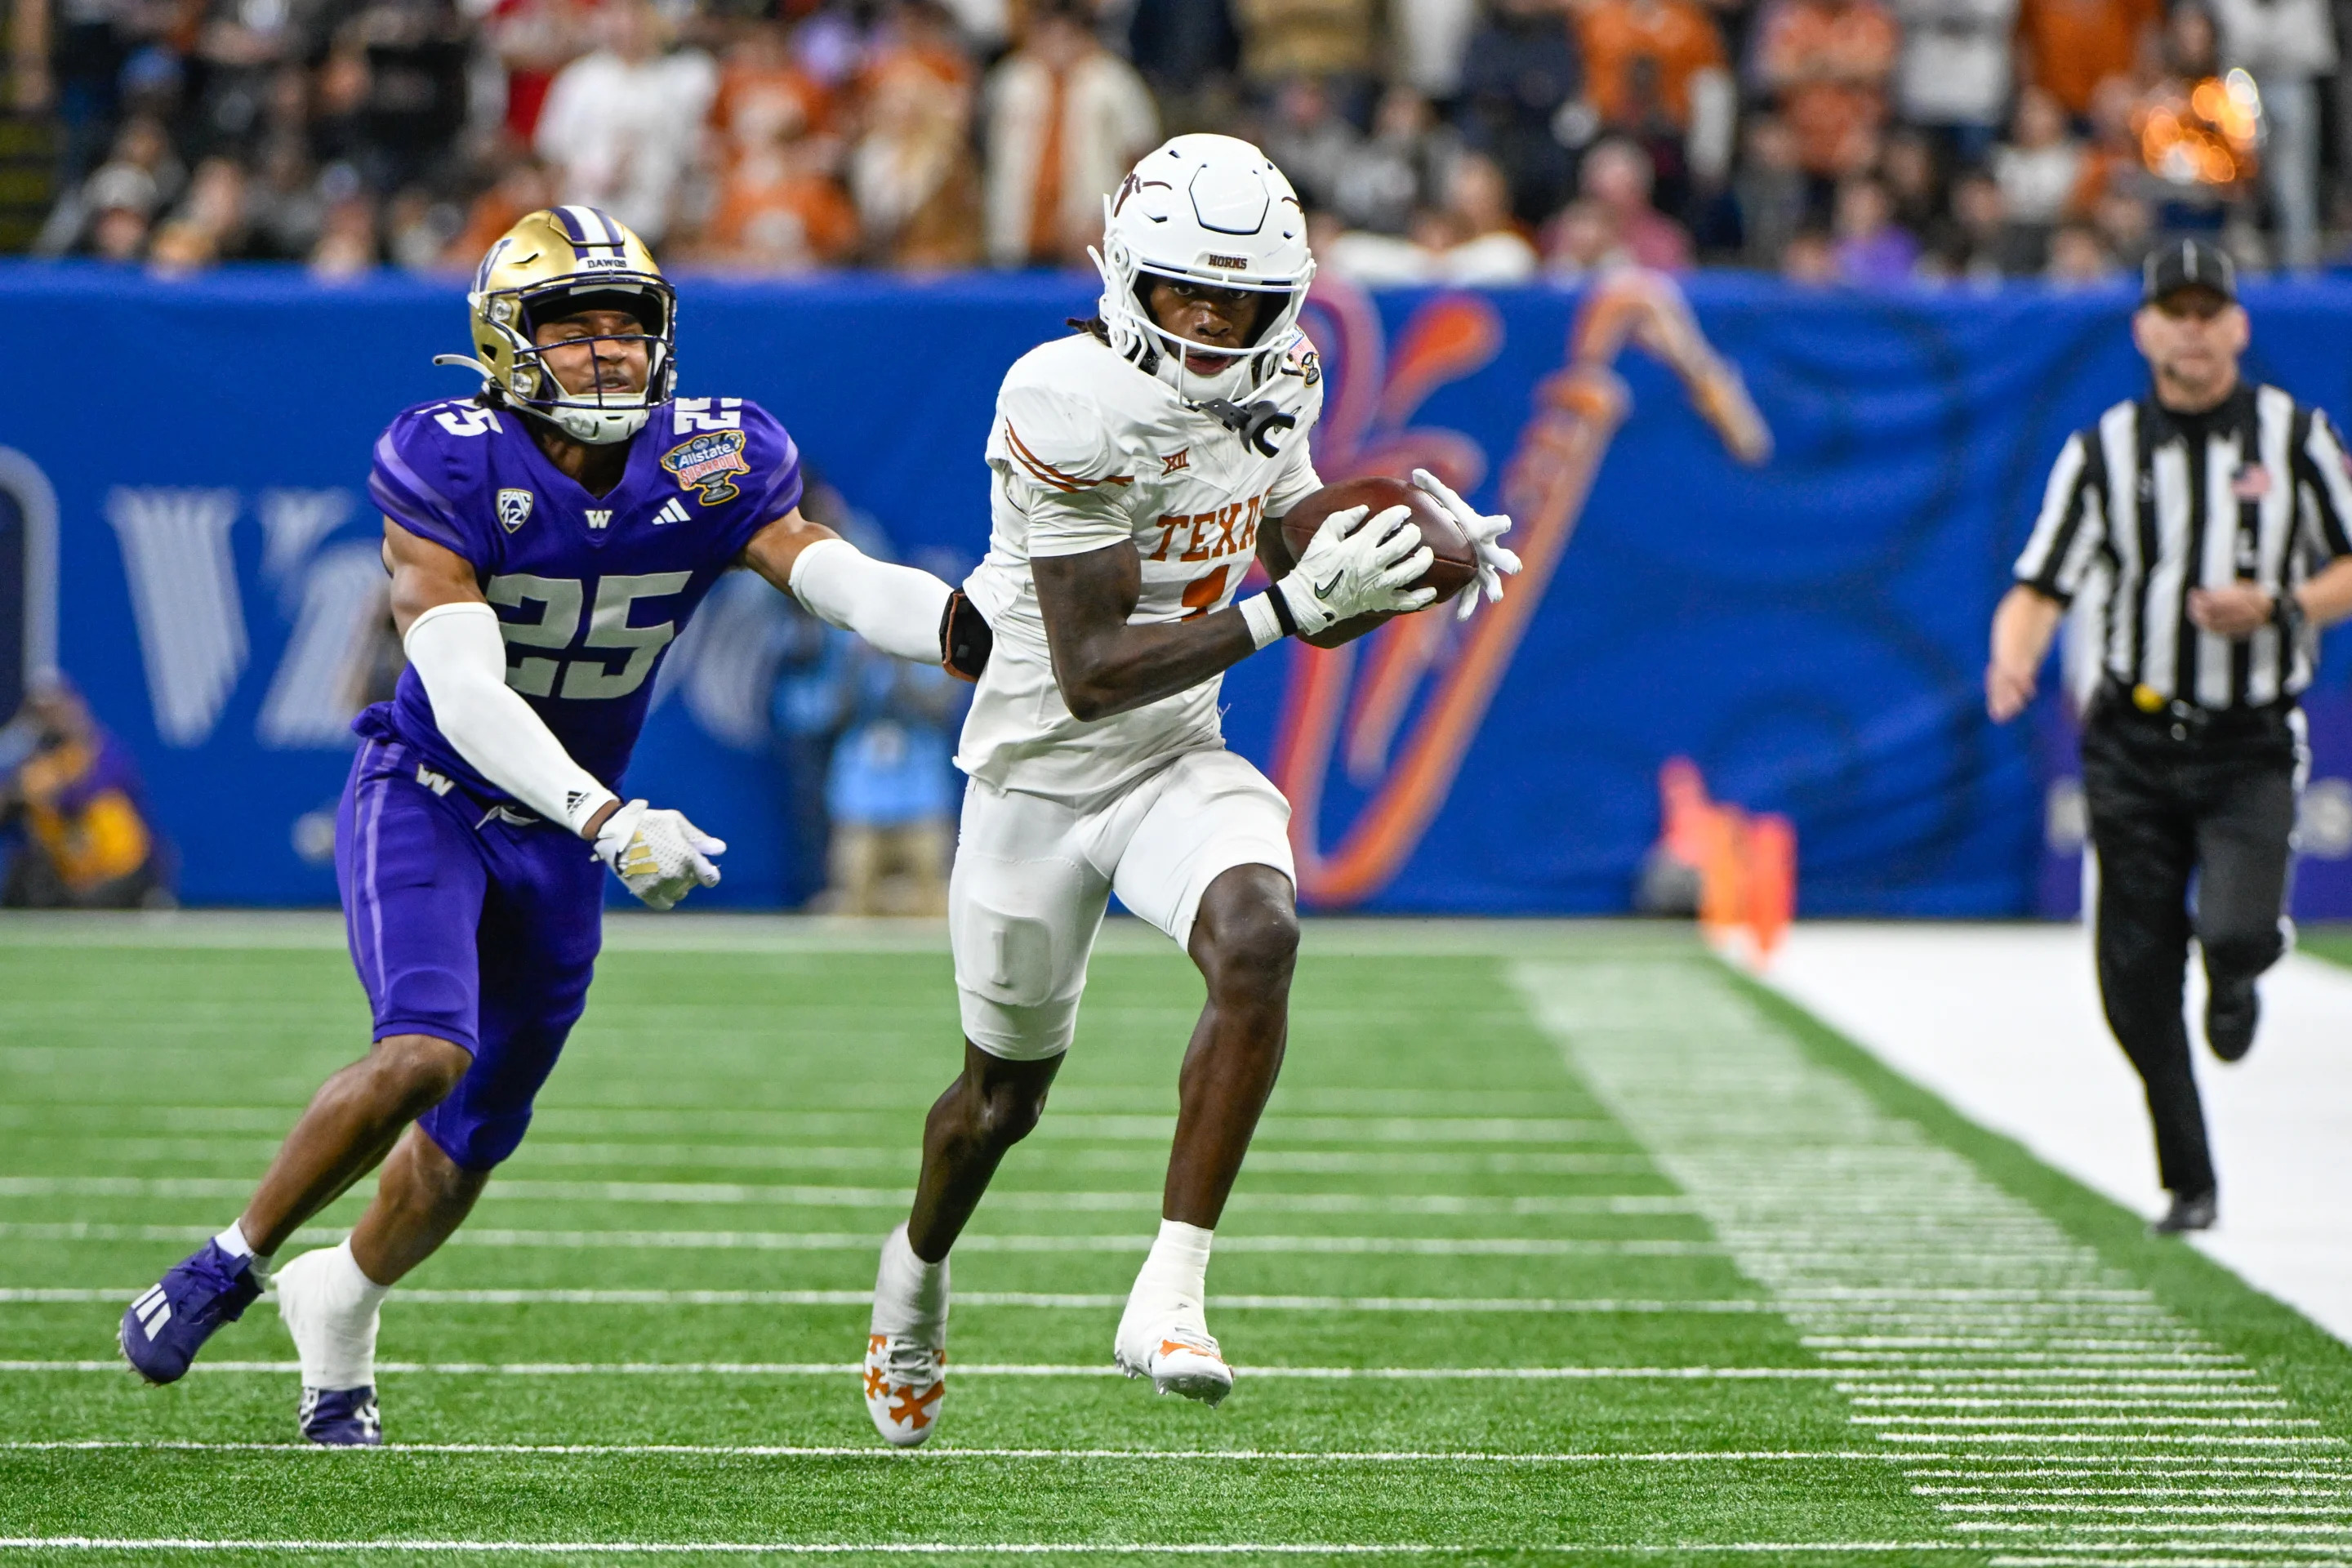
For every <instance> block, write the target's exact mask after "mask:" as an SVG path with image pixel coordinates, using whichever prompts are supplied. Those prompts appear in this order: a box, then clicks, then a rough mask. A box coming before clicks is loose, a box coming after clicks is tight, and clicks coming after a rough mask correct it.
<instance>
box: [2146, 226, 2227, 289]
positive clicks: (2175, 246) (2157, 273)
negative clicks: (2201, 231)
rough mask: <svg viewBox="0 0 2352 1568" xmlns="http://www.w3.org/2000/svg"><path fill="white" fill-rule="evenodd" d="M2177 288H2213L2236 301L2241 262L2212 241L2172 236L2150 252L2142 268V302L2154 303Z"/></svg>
mask: <svg viewBox="0 0 2352 1568" xmlns="http://www.w3.org/2000/svg"><path fill="white" fill-rule="evenodd" d="M2174 289H2211V290H2213V292H2215V293H2216V294H2219V295H2220V296H2221V298H2222V299H2224V300H2231V302H2233V303H2234V302H2235V301H2236V300H2237V298H2238V268H2237V264H2236V263H2235V262H2233V261H2231V259H2230V253H2229V252H2228V251H2226V250H2223V249H2222V248H2221V247H2220V246H2218V245H2215V244H2214V243H2213V242H2212V241H2210V240H2207V239H2168V240H2166V241H2165V242H2164V243H2163V244H2162V245H2159V246H2158V247H2156V248H2155V249H2154V250H2152V251H2150V252H2148V257H2147V265H2146V266H2145V267H2143V268H2140V290H2139V299H2140V303H2141V304H2143V305H2153V304H2155V303H2156V302H2157V301H2158V300H2161V299H2163V298H2164V297H2165V296H2166V295H2167V294H2169V293H2171V292H2172V291H2173V290H2174Z"/></svg>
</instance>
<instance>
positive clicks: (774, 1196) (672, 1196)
mask: <svg viewBox="0 0 2352 1568" xmlns="http://www.w3.org/2000/svg"><path fill="white" fill-rule="evenodd" d="M252 1186H253V1184H252V1183H251V1182H250V1181H247V1180H244V1179H241V1178H234V1177H213V1176H152V1177H150V1176H0V1197H160V1198H176V1197H192V1198H217V1197H237V1196H241V1195H244V1194H247V1193H249V1192H250V1191H251V1190H252ZM914 1195H915V1192H914V1189H913V1188H912V1187H840V1186H824V1185H811V1184H751V1183H743V1182H548V1181H533V1180H530V1179H529V1178H520V1179H516V1178H509V1179H502V1180H500V1181H499V1183H497V1184H495V1185H494V1186H492V1187H491V1188H490V1189H489V1191H488V1196H490V1197H493V1198H500V1199H506V1200H509V1201H512V1202H517V1203H612V1204H691V1205H730V1204H775V1205H782V1206H787V1207H798V1208H852V1209H867V1208H870V1209H902V1208H905V1207H906V1206H907V1205H908V1204H909V1203H910V1202H912V1201H913V1199H914ZM1240 1201H1241V1203H1242V1205H1243V1206H1244V1208H1254V1209H1262V1210H1265V1212H1267V1213H1270V1214H1393V1215H1686V1214H1689V1213H1690V1212H1691V1205H1690V1200H1689V1199H1687V1198H1682V1197H1675V1196H1672V1195H1628V1194H1617V1195H1609V1194H1596V1195H1591V1196H1574V1195H1570V1196H1564V1197H1561V1196H1542V1195H1522V1196H1517V1197H1507V1196H1497V1197H1465V1196H1456V1195H1454V1194H1369V1193H1256V1194H1246V1193H1245V1194H1241V1195H1240ZM990 1206H991V1207H993V1208H999V1209H1011V1210H1018V1211H1026V1212H1045V1213H1058V1212H1061V1211H1064V1210H1078V1211H1083V1212H1086V1213H1124V1212H1127V1211H1130V1210H1136V1209H1148V1210H1153V1211H1157V1209H1158V1208H1159V1206H1160V1194H1157V1193H1150V1192H1034V1191H1033V1192H1011V1193H999V1194H992V1203H991V1205H990Z"/></svg>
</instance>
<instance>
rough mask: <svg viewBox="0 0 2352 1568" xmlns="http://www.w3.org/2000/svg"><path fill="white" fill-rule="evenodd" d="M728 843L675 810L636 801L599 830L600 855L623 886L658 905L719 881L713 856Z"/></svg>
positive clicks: (663, 907)
mask: <svg viewBox="0 0 2352 1568" xmlns="http://www.w3.org/2000/svg"><path fill="white" fill-rule="evenodd" d="M726 852H727V846H726V844H725V843H723V842H722V841H720V840H719V839H716V838H713V837H710V835H709V834H707V833H705V832H703V831H702V829H700V828H699V827H697V826H695V825H694V824H692V823H691V822H688V820H687V819H686V817H685V816H684V814H683V813H680V812H675V811H655V810H652V809H650V808H648V807H647V806H646V803H645V802H644V801H642V800H633V801H631V802H629V804H628V805H625V806H623V807H621V809H620V810H618V811H616V812H614V814H613V815H612V816H608V817H606V818H605V819H604V826H603V827H601V828H599V829H598V830H597V832H596V858H598V859H599V860H602V861H603V862H604V864H605V865H607V866H610V867H611V868H613V875H614V876H615V877H618V878H619V879H621V886H623V887H625V888H626V889H629V891H631V892H632V893H635V895H636V896H637V897H638V898H639V899H640V900H643V901H644V902H645V903H646V904H648V905H650V906H651V907H653V908H654V909H657V910H667V909H670V908H672V907H674V906H675V905H676V904H677V901H678V900H680V899H682V898H684V897H686V895H687V894H688V893H690V892H692V891H693V890H694V889H696V888H698V887H702V888H715V887H717V886H718V885H719V868H718V867H716V866H714V865H712V864H711V863H710V857H712V856H713V855H723V854H725V853H726Z"/></svg>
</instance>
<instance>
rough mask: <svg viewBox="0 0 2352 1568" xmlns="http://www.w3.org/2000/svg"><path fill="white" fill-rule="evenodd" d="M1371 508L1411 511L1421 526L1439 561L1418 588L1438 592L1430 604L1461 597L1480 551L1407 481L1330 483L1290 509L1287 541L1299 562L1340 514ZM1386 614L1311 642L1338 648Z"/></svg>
mask: <svg viewBox="0 0 2352 1568" xmlns="http://www.w3.org/2000/svg"><path fill="white" fill-rule="evenodd" d="M1355 506H1368V507H1370V508H1371V509H1372V510H1371V515H1372V516H1373V517H1378V516H1379V515H1380V514H1381V513H1382V512H1384V511H1386V510H1389V508H1391V507H1395V506H1403V507H1410V508H1412V521H1414V522H1415V523H1417V524H1419V525H1420V528H1421V542H1423V544H1425V545H1427V546H1429V549H1430V552H1431V553H1432V554H1433V555H1434V556H1435V557H1436V559H1435V560H1433V561H1432V562H1431V563H1430V564H1429V570H1428V571H1427V572H1424V573H1423V574H1422V576H1421V581H1420V583H1419V584H1415V585H1416V586H1422V587H1431V588H1434V589H1436V590H1437V597H1436V598H1434V599H1433V600H1431V601H1430V604H1431V605H1432V606H1435V605H1443V604H1444V603H1445V602H1446V601H1448V600H1449V599H1451V598H1453V597H1454V595H1456V594H1458V593H1460V592H1461V591H1462V589H1463V587H1464V586H1465V584H1468V583H1469V582H1470V581H1471V579H1473V578H1474V577H1475V576H1476V575H1477V574H1478V552H1477V551H1476V550H1475V548H1473V547H1472V545H1471V543H1470V537H1469V535H1467V534H1465V533H1464V532H1463V531H1462V529H1461V525H1459V524H1458V523H1456V522H1455V521H1454V519H1453V517H1452V516H1451V515H1449V514H1448V513H1447V511H1446V510H1445V508H1444V507H1443V506H1442V505H1440V504H1439V503H1438V500H1437V498H1436V497H1435V496H1433V495H1431V494H1430V493H1429V492H1428V491H1427V490H1424V489H1421V488H1420V487H1419V486H1417V485H1412V484H1407V483H1406V482H1405V481H1404V480H1402V479H1390V478H1389V477H1388V476H1386V475H1385V474H1367V475H1365V476H1363V477H1362V478H1360V479H1343V480H1341V481H1340V482H1339V483H1338V484H1336V485H1326V486H1324V487H1323V488H1322V489H1319V490H1317V491H1316V492H1315V493H1314V494H1313V495H1311V496H1308V497H1307V499H1306V500H1302V501H1300V502H1299V503H1298V504H1297V506H1294V507H1292V508H1291V509H1290V510H1289V512H1288V513H1287V514H1286V516H1285V517H1284V518H1283V520H1282V542H1283V546H1284V548H1285V549H1286V550H1287V551H1288V552H1289V554H1290V559H1291V560H1292V561H1293V562H1294V563H1295V562H1297V559H1298V557H1299V555H1300V554H1301V553H1302V552H1304V551H1305V550H1306V549H1307V544H1308V543H1309V542H1311V541H1312V540H1313V539H1314V537H1315V531H1316V530H1318V529H1319V528H1321V527H1322V526H1323V520H1324V519H1326V518H1328V517H1329V516H1330V515H1331V514H1332V513H1333V512H1335V511H1345V510H1348V509H1349V507H1355ZM1389 618H1390V617H1389V616H1358V617H1356V618H1355V619H1354V620H1351V621H1342V622H1340V623H1339V625H1338V626H1333V627H1332V628H1330V630H1328V631H1327V632H1324V633H1323V634H1321V635H1320V636H1318V637H1308V638H1307V641H1308V642H1311V643H1313V644H1314V645H1315V646H1316V647H1338V646H1339V644H1341V643H1343V642H1348V641H1351V640H1352V639H1354V638H1356V637H1361V636H1363V635H1364V634H1365V633H1366V632H1368V631H1370V630H1371V629H1372V628H1373V627H1374V626H1379V625H1380V624H1381V622H1382V621H1385V620H1388V619H1389Z"/></svg>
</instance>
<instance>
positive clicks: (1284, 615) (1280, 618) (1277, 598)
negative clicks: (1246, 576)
mask: <svg viewBox="0 0 2352 1568" xmlns="http://www.w3.org/2000/svg"><path fill="white" fill-rule="evenodd" d="M1265 596H1266V598H1267V600H1268V601H1270V602H1271V603H1272V604H1273V605H1274V618H1275V622H1276V625H1278V626H1281V627H1282V635H1283V636H1284V637H1297V635H1298V617H1297V616H1294V615H1292V614H1291V613H1290V601H1289V599H1288V598H1286V596H1285V595H1284V594H1283V592H1282V584H1279V583H1269V584H1266V590H1265Z"/></svg>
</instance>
